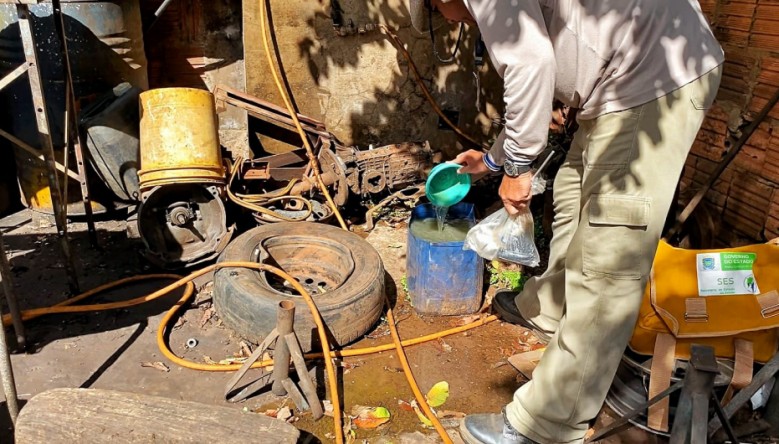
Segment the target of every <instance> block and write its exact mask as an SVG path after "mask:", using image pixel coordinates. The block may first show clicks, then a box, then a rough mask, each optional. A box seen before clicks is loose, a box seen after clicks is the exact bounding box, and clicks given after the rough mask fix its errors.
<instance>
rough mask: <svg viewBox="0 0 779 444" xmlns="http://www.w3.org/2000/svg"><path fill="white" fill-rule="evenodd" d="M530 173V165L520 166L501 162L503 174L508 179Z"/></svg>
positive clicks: (509, 162)
mask: <svg viewBox="0 0 779 444" xmlns="http://www.w3.org/2000/svg"><path fill="white" fill-rule="evenodd" d="M528 171H530V165H520V164H518V163H514V162H512V161H510V160H506V161H505V162H503V172H504V173H505V174H506V175H507V176H508V177H517V176H521V175H522V174H525V173H527V172H528Z"/></svg>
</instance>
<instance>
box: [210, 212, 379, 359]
mask: <svg viewBox="0 0 779 444" xmlns="http://www.w3.org/2000/svg"><path fill="white" fill-rule="evenodd" d="M265 255H267V256H268V257H267V259H264V260H263V262H264V263H268V264H269V265H276V266H278V267H279V268H281V269H283V270H285V271H287V272H288V273H289V274H291V275H292V276H293V277H295V278H296V279H297V280H298V281H299V282H300V283H301V284H302V285H303V286H304V287H306V289H307V290H308V291H309V293H310V294H311V296H312V298H313V299H314V302H315V304H316V306H317V308H318V309H319V313H320V314H321V316H322V319H323V320H324V323H325V326H326V329H327V330H328V332H327V334H328V340H329V341H330V342H331V343H334V344H337V345H345V344H347V343H349V342H352V341H354V340H355V339H357V338H359V337H361V336H362V335H363V334H365V333H366V332H367V331H368V330H369V329H370V328H371V326H373V324H375V323H376V321H377V320H378V319H379V317H380V316H381V313H382V311H383V310H382V307H383V304H384V266H383V264H382V262H381V257H380V256H379V253H378V252H377V251H376V250H375V249H374V248H373V247H372V246H371V245H370V244H369V243H368V242H366V241H365V240H363V239H362V238H360V237H359V236H357V235H356V234H353V233H349V232H346V231H344V230H341V229H338V228H335V227H332V226H329V225H322V224H316V223H309V222H282V223H276V224H271V225H265V226H260V227H257V228H253V229H251V230H249V231H247V232H246V233H244V234H242V235H241V236H238V237H237V238H236V239H234V240H233V241H232V242H230V244H229V245H228V246H227V247H226V248H225V250H224V251H223V252H222V255H221V256H220V257H219V262H232V261H249V262H258V261H259V260H260V257H261V256H265ZM213 297H214V305H215V308H216V312H217V314H218V315H219V316H220V318H221V319H222V321H223V322H224V324H225V325H226V326H228V327H229V328H231V329H233V330H234V331H235V332H236V333H238V334H239V335H241V336H243V337H244V338H246V339H249V340H251V341H254V342H260V341H262V339H264V338H265V336H267V335H268V334H269V333H270V332H271V330H273V328H274V327H275V326H276V311H277V307H278V306H279V303H280V302H281V301H283V300H292V301H294V302H295V305H296V309H295V321H294V328H295V333H296V334H297V335H298V339H299V340H300V344H301V347H302V348H303V349H304V351H310V350H312V349H318V348H319V347H320V346H319V345H318V344H319V340H318V336H317V333H316V331H315V325H314V320H313V317H312V315H311V312H310V310H309V309H308V306H307V305H306V303H305V300H304V299H303V297H301V296H300V295H298V294H296V293H295V292H294V290H292V289H291V288H289V286H288V284H286V285H285V284H284V282H283V281H282V280H281V279H278V278H277V277H275V276H274V275H272V274H270V273H260V272H259V271H256V270H249V269H246V268H225V269H220V270H218V271H217V272H216V275H215V276H214V295H213Z"/></svg>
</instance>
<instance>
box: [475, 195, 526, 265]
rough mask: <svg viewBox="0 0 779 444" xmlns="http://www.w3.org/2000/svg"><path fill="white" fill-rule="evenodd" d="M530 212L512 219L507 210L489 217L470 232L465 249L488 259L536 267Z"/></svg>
mask: <svg viewBox="0 0 779 444" xmlns="http://www.w3.org/2000/svg"><path fill="white" fill-rule="evenodd" d="M534 231H535V228H534V226H533V214H532V213H531V212H530V210H528V209H525V210H523V211H520V212H519V214H517V215H516V216H509V214H508V212H507V211H506V209H505V208H501V209H500V210H498V211H496V212H494V213H492V214H490V215H489V216H487V217H486V218H484V220H482V221H481V222H479V223H478V224H476V226H474V227H473V228H471V229H470V231H468V235H467V236H466V237H465V244H464V245H463V249H466V250H473V251H475V252H476V254H478V255H479V256H481V257H483V258H485V259H487V260H493V259H500V260H504V261H507V262H514V263H516V264H521V265H525V266H528V267H536V266H538V263H539V261H540V257H539V255H538V249H537V248H536V244H535V239H534Z"/></svg>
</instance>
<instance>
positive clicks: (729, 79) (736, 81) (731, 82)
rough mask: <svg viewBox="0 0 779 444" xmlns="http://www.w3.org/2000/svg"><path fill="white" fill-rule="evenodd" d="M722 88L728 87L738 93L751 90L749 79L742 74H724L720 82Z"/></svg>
mask: <svg viewBox="0 0 779 444" xmlns="http://www.w3.org/2000/svg"><path fill="white" fill-rule="evenodd" d="M720 88H721V89H728V90H730V91H734V92H737V93H746V92H749V85H748V84H747V80H746V79H745V78H744V77H741V76H732V75H723V76H722V82H721V83H720Z"/></svg>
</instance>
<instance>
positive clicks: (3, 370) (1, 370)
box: [0, 234, 19, 425]
mask: <svg viewBox="0 0 779 444" xmlns="http://www.w3.org/2000/svg"><path fill="white" fill-rule="evenodd" d="M1 245H2V234H0V246H1ZM0 256H2V263H3V264H4V265H8V260H7V258H6V256H5V249H3V250H2V251H0ZM3 268H5V267H3ZM2 271H3V287H4V290H5V297H6V299H7V300H8V301H9V307H10V306H11V304H10V301H11V300H12V299H13V296H12V295H13V291H11V290H10V287H11V286H10V281H9V280H8V276H7V275H6V274H5V273H6V270H5V269H3V270H2ZM14 303H15V300H14ZM17 312H18V309H17ZM11 313H12V316H13V311H12V312H11ZM14 321H16V318H15V317H14ZM15 327H16V322H14V328H15ZM18 333H19V330H17V334H18ZM0 380H2V381H1V382H2V384H3V392H5V403H6V405H7V406H8V416H10V417H11V422H12V423H13V424H14V425H16V417H17V416H19V401H18V398H17V397H16V382H15V381H14V371H13V367H12V366H11V354H10V353H9V352H8V342H7V341H6V340H5V328H3V326H2V325H0Z"/></svg>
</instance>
